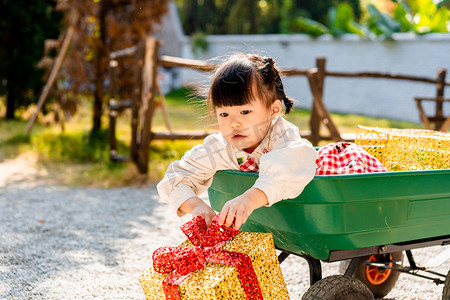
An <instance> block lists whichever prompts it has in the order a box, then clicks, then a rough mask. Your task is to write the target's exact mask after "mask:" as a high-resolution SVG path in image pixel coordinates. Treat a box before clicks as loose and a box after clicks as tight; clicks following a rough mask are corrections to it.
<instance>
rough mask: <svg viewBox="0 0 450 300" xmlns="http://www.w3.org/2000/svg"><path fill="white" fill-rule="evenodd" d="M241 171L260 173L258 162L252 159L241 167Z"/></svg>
mask: <svg viewBox="0 0 450 300" xmlns="http://www.w3.org/2000/svg"><path fill="white" fill-rule="evenodd" d="M239 170H241V171H244V172H258V171H259V167H258V165H257V164H256V162H255V161H254V160H253V159H252V158H251V157H250V158H249V159H247V160H246V161H245V162H244V163H242V164H241V165H240V166H239Z"/></svg>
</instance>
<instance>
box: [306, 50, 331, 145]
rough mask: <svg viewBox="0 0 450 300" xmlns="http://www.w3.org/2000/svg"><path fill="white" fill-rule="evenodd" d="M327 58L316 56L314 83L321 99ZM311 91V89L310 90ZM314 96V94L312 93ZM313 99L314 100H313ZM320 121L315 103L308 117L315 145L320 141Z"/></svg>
mask: <svg viewBox="0 0 450 300" xmlns="http://www.w3.org/2000/svg"><path fill="white" fill-rule="evenodd" d="M326 61H327V59H326V58H325V57H318V58H316V68H317V74H316V76H314V80H315V85H316V87H317V91H316V92H317V97H319V98H320V99H323V86H324V81H325V65H326ZM311 92H312V90H311ZM313 97H314V95H313ZM313 101H314V100H313ZM320 123H321V118H320V116H319V114H318V112H317V109H316V105H314V102H313V106H312V108H311V117H310V119H309V127H310V129H311V141H312V143H313V145H317V144H318V143H319V141H320Z"/></svg>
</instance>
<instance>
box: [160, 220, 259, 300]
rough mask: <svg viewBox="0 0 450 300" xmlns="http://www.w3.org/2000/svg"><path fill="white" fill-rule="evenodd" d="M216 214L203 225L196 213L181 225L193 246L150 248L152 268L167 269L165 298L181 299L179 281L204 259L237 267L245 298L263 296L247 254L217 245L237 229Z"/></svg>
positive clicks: (203, 222)
mask: <svg viewBox="0 0 450 300" xmlns="http://www.w3.org/2000/svg"><path fill="white" fill-rule="evenodd" d="M218 221H219V215H217V216H216V217H215V218H214V219H213V220H212V222H211V225H210V226H209V227H207V226H206V222H205V219H204V218H203V217H202V216H196V217H195V218H193V219H192V220H191V221H189V222H187V223H186V224H183V225H182V226H181V227H180V228H181V230H182V231H183V232H184V234H185V235H186V236H187V237H188V239H189V240H190V241H191V242H192V244H194V246H193V247H161V248H158V249H156V251H155V252H153V256H152V258H153V269H154V270H155V271H156V272H158V273H163V274H165V273H170V274H169V275H168V276H167V277H166V278H165V279H164V280H163V282H162V284H163V289H164V294H165V296H166V299H168V300H172V299H177V300H179V299H180V294H179V291H178V285H180V283H181V282H182V281H183V280H185V279H186V278H187V277H188V276H189V274H191V273H192V272H194V271H196V270H198V269H201V268H204V267H205V262H206V261H207V262H212V263H219V264H225V265H232V266H234V267H236V269H237V271H238V274H239V278H240V280H241V283H242V287H243V288H244V291H245V294H246V295H247V299H262V294H261V289H260V287H259V283H258V278H257V277H256V273H255V270H254V269H253V264H252V261H251V259H250V257H249V256H248V255H247V254H243V253H239V252H232V251H227V250H223V249H220V247H222V246H223V245H224V244H225V242H226V241H227V240H229V239H231V238H232V237H234V236H236V235H237V234H238V233H239V230H235V229H234V228H232V227H228V226H225V225H219V223H218Z"/></svg>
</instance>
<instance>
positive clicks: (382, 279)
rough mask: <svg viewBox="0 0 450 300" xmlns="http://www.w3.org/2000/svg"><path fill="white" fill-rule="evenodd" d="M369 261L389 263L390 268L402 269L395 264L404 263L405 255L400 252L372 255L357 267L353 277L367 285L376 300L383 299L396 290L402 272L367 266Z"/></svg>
mask: <svg viewBox="0 0 450 300" xmlns="http://www.w3.org/2000/svg"><path fill="white" fill-rule="evenodd" d="M367 260H368V261H371V262H377V263H389V266H390V267H400V266H401V265H400V264H397V263H395V262H402V260H403V253H402V252H401V251H400V252H393V253H391V254H387V255H381V254H380V255H379V254H377V255H370V256H368V257H367V258H366V259H362V260H361V262H360V263H359V265H358V266H357V267H356V270H355V273H354V274H353V277H355V278H357V279H359V280H360V281H361V282H362V283H364V284H365V285H367V287H368V288H369V289H370V290H371V291H372V293H373V295H374V296H375V298H383V297H384V296H386V295H387V294H388V293H389V292H390V291H391V290H392V289H393V288H394V286H395V284H396V283H397V280H398V277H399V276H400V271H397V270H391V269H384V268H379V267H376V266H367V265H366V261H367Z"/></svg>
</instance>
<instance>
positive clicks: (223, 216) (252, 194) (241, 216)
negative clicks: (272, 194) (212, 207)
mask: <svg viewBox="0 0 450 300" xmlns="http://www.w3.org/2000/svg"><path fill="white" fill-rule="evenodd" d="M268 203H269V202H268V200H267V196H266V194H265V193H264V192H263V191H261V190H259V189H257V188H251V189H249V190H248V191H246V192H245V193H244V194H242V195H240V196H238V197H236V198H234V199H231V200H230V201H228V202H227V203H225V205H224V206H223V208H222V211H221V213H220V218H219V224H220V225H222V224H225V225H226V226H231V224H233V221H235V224H234V229H236V230H239V228H241V225H242V224H244V223H245V221H247V218H248V217H249V216H250V214H251V213H252V212H253V211H254V210H255V209H257V208H260V207H261V206H263V205H266V204H268ZM235 219H236V220H235Z"/></svg>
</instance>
